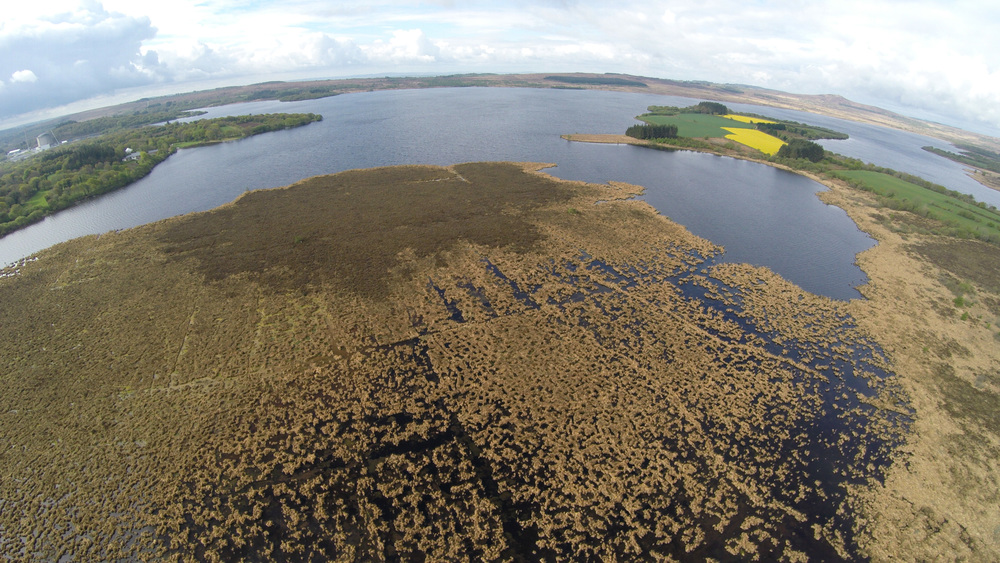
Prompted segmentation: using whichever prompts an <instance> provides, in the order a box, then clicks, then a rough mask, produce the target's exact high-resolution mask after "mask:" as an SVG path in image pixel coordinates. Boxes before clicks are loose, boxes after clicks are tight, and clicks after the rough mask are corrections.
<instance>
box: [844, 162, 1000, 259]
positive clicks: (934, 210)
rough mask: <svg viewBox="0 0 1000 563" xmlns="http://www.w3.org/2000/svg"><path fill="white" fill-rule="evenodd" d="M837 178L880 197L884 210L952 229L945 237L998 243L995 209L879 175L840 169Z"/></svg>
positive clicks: (999, 221) (998, 223)
mask: <svg viewBox="0 0 1000 563" xmlns="http://www.w3.org/2000/svg"><path fill="white" fill-rule="evenodd" d="M836 175H837V176H839V177H841V178H843V179H845V180H853V181H854V182H856V183H859V184H860V186H859V187H862V188H864V189H867V190H868V191H871V192H873V193H875V194H877V195H879V196H880V198H881V199H882V203H883V204H885V205H886V206H887V207H891V208H893V209H901V210H904V211H912V212H914V213H917V214H918V215H922V216H924V217H927V218H929V219H936V220H938V221H941V222H942V223H945V224H946V225H948V226H949V227H951V229H952V230H951V231H950V232H948V233H947V234H952V235H956V236H962V237H974V238H979V239H983V240H987V241H992V242H1000V213H998V212H997V211H996V209H995V208H993V209H991V208H989V207H986V206H985V204H979V205H976V204H973V203H969V202H967V201H963V200H961V199H959V198H957V197H953V196H951V195H949V194H947V193H941V192H938V191H935V190H932V189H928V188H924V187H922V186H918V185H916V184H914V183H912V182H907V181H906V180H902V179H900V178H896V177H895V176H890V175H889V174H883V173H882V172H874V171H870V170H841V171H838V172H836Z"/></svg>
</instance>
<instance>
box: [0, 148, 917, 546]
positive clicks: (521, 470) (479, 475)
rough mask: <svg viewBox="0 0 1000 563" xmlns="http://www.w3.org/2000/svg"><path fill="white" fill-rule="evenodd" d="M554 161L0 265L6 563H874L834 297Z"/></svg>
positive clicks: (877, 355) (897, 401) (867, 456)
mask: <svg viewBox="0 0 1000 563" xmlns="http://www.w3.org/2000/svg"><path fill="white" fill-rule="evenodd" d="M538 168H540V166H538V165H524V164H512V163H478V164H464V165H459V166H454V167H449V168H439V167H399V168H383V169H375V170H368V171H352V172H345V173H341V174H337V175H334V176H327V177H318V178H313V179H310V180H306V181H303V182H300V183H298V184H295V185H293V186H290V187H289V188H286V189H279V190H268V191H260V192H253V193H250V194H247V195H245V196H244V197H242V198H241V199H240V200H238V201H237V202H235V203H234V204H230V205H227V206H224V207H222V208H219V209H216V210H214V211H210V212H207V213H202V214H197V215H192V216H187V217H182V218H176V219H172V220H167V221H164V222H160V223H156V224H152V225H147V226H145V227H140V228H137V229H133V230H129V231H123V232H118V233H109V234H106V235H103V236H100V237H96V236H94V237H86V238H83V239H77V240H74V241H70V242H68V243H64V244H61V245H59V246H57V247H54V248H52V249H50V250H47V251H45V252H43V253H42V255H41V256H40V257H39V258H38V259H37V260H33V261H29V262H26V263H24V264H22V265H21V266H19V267H18V268H17V269H16V270H14V269H11V270H8V271H7V272H6V274H7V275H6V276H5V277H3V278H0V342H2V343H3V345H2V350H0V387H2V392H0V556H2V557H4V558H10V559H16V560H20V559H40V560H52V561H56V560H60V559H61V558H64V557H72V558H73V560H77V561H89V560H120V559H166V560H183V561H186V560H208V561H219V560H239V559H246V560H267V561H282V560H293V561H325V560H328V559H335V560H381V559H404V560H410V559H418V560H419V559H423V558H427V559H432V560H449V559H477V560H478V559H487V560H493V559H505V560H510V559H515V560H532V559H538V558H545V559H562V560H580V559H599V560H612V559H626V560H627V559H637V558H659V559H666V560H670V559H673V560H690V559H706V558H714V559H717V560H752V559H762V560H791V561H801V560H806V559H810V558H815V559H823V560H829V559H849V560H850V559H859V558H862V554H861V553H860V552H859V545H861V544H864V543H865V538H868V537H869V536H868V534H869V530H868V528H867V526H866V524H865V523H864V522H860V521H858V520H857V519H856V518H855V516H856V515H857V514H858V513H859V511H860V510H861V508H860V507H861V504H860V503H862V502H863V501H864V502H867V499H868V497H867V496H866V495H867V494H869V493H870V492H871V491H873V490H875V488H878V487H879V486H880V485H879V484H880V483H881V482H882V480H883V479H884V477H885V474H886V472H887V471H888V470H889V469H890V468H891V467H893V465H892V460H893V458H894V456H895V453H894V452H896V451H897V449H898V445H899V444H900V443H901V441H902V439H903V437H904V436H905V433H906V430H907V427H908V425H909V424H910V421H911V420H912V416H913V411H912V410H911V409H910V407H909V403H908V398H907V397H906V396H905V394H904V393H902V392H901V390H900V387H899V385H898V384H897V381H896V380H897V378H896V377H895V376H893V375H892V374H891V373H889V371H891V370H890V364H889V360H888V359H887V358H886V356H885V355H884V354H883V353H882V351H881V349H880V348H879V347H878V345H877V344H876V343H875V342H874V340H873V339H872V335H870V334H868V333H865V332H864V331H863V330H862V329H861V328H859V327H858V324H857V323H856V322H855V320H854V319H853V318H852V317H851V315H850V314H849V311H848V306H847V304H845V303H840V302H834V301H830V300H828V299H825V298H821V297H817V296H814V295H811V294H808V293H805V292H803V291H802V290H800V289H798V288H797V287H795V286H793V285H791V284H789V283H787V282H785V281H783V280H782V279H780V278H779V277H777V276H775V275H773V274H771V273H770V272H768V271H766V270H761V269H758V268H752V267H747V266H737V265H713V262H712V260H711V258H712V256H713V255H715V254H717V253H718V252H719V251H720V250H721V249H719V248H717V247H715V246H713V245H712V244H710V243H708V242H707V241H704V240H702V239H698V238H697V237H694V236H693V235H691V234H690V233H688V232H687V231H686V230H685V229H683V228H682V227H680V226H678V225H676V224H674V223H671V222H670V221H668V220H666V219H664V218H663V217H662V216H659V215H658V214H657V213H656V212H655V211H654V210H653V209H652V208H651V207H649V206H647V205H646V204H644V203H642V202H638V201H631V200H629V199H628V197H629V196H630V195H631V194H633V193H635V192H636V191H637V190H638V189H639V188H636V187H633V186H627V185H619V184H612V185H607V186H597V185H588V184H582V183H573V182H562V181H556V180H553V179H551V178H550V177H548V176H545V175H543V174H540V173H538V172H537V169H538Z"/></svg>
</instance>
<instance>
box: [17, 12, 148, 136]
mask: <svg viewBox="0 0 1000 563" xmlns="http://www.w3.org/2000/svg"><path fill="white" fill-rule="evenodd" d="M57 7H60V8H61V7H62V6H57ZM14 16H16V17H12V18H11V19H10V20H8V21H6V22H4V24H3V25H0V76H10V77H11V79H10V83H9V84H8V87H7V88H5V90H4V94H3V96H2V97H0V116H6V115H10V114H13V113H21V112H24V111H30V110H33V109H37V108H42V107H47V106H53V105H59V104H62V103H66V102H70V101H73V100H77V99H80V98H83V97H89V96H94V95H97V94H101V93H104V92H107V91H110V90H113V89H115V88H122V87H129V86H137V85H141V84H144V83H149V82H150V81H151V80H154V79H155V78H153V77H151V76H150V75H149V74H148V73H144V72H140V71H139V70H138V65H136V64H135V62H136V61H140V62H141V57H140V55H139V48H140V45H141V44H142V41H143V40H145V39H148V38H149V37H152V36H153V34H154V33H155V30H154V29H153V27H152V25H151V23H150V21H149V20H148V19H146V18H132V17H128V16H124V15H122V14H115V13H110V12H107V11H105V10H104V9H103V8H102V7H101V5H100V4H97V3H94V2H87V3H84V4H83V5H82V6H79V7H77V8H76V9H74V10H67V11H59V10H54V11H53V12H51V15H41V16H32V15H31V14H26V13H24V12H23V11H22V12H16V13H15V14H14ZM29 69H30V70H29Z"/></svg>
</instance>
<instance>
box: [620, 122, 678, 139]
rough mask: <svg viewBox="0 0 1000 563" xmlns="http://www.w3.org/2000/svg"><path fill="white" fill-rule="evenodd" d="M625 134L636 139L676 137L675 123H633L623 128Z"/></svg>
mask: <svg viewBox="0 0 1000 563" xmlns="http://www.w3.org/2000/svg"><path fill="white" fill-rule="evenodd" d="M625 134H626V135H628V136H629V137H634V138H636V139H676V138H677V126H676V125H652V124H646V125H633V126H631V127H629V128H628V129H626V130H625Z"/></svg>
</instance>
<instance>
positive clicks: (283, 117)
mask: <svg viewBox="0 0 1000 563" xmlns="http://www.w3.org/2000/svg"><path fill="white" fill-rule="evenodd" d="M103 119H105V120H114V119H120V118H103ZM320 119H322V117H321V116H319V115H316V114H312V113H306V114H303V113H298V114H262V115H242V116H232V117H220V118H215V119H204V120H199V121H193V122H190V123H177V122H172V123H167V124H165V125H156V126H145V127H140V128H122V127H116V126H111V124H109V123H108V122H105V123H104V125H105V126H108V127H109V128H110V129H111V131H112V132H110V133H106V134H104V135H100V136H96V137H93V138H88V139H83V140H79V141H75V142H71V143H67V144H64V145H60V146H57V147H55V148H52V149H49V150H46V151H42V152H40V153H37V154H34V155H32V156H30V157H28V158H25V159H22V160H19V161H16V162H13V161H6V162H2V163H0V235H4V234H6V233H9V232H10V231H13V230H15V229H18V228H20V227H23V226H25V225H27V224H29V223H33V222H35V221H38V220H40V219H41V218H43V217H45V216H46V215H49V214H51V213H54V212H56V211H58V210H60V209H65V208H67V207H69V206H71V205H73V204H75V203H76V202H78V201H80V200H82V199H86V198H90V197H94V196H97V195H100V194H104V193H107V192H110V191H113V190H117V189H119V188H122V187H124V186H127V185H129V184H131V183H132V182H135V181H136V180H138V179H140V178H142V177H143V176H145V175H147V174H149V172H150V171H151V170H152V169H153V167H154V166H156V165H157V164H159V163H160V162H162V161H163V160H165V159H166V158H167V157H168V156H170V155H171V154H173V153H174V152H176V150H177V149H178V148H185V147H192V146H198V145H203V144H210V143H215V142H220V141H226V140H233V139H240V138H243V137H249V136H252V135H257V134H260V133H266V132H268V131H278V130H281V129H288V128H292V127H299V126H302V125H306V124H308V123H312V122H313V121H319V120H320ZM98 125H100V124H98ZM67 127H74V128H76V129H77V131H78V132H79V131H81V130H82V131H85V130H86V128H88V127H91V126H88V125H86V122H84V123H81V124H67Z"/></svg>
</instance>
